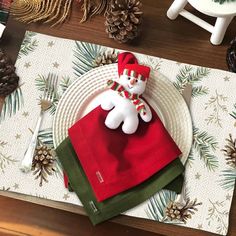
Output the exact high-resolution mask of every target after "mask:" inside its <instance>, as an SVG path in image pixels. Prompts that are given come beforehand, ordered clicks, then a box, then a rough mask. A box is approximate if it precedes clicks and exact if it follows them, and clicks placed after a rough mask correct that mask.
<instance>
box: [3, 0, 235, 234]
mask: <svg viewBox="0 0 236 236" xmlns="http://www.w3.org/2000/svg"><path fill="white" fill-rule="evenodd" d="M171 2H172V1H171V0H165V1H163V0H145V1H144V0H143V11H144V24H143V31H142V35H141V37H140V38H139V39H137V40H135V42H133V43H132V44H130V45H122V44H118V43H116V42H115V41H113V40H111V39H109V38H108V36H107V34H106V33H105V31H104V17H103V16H98V17H96V18H94V19H92V20H91V21H89V22H87V23H84V24H80V23H79V20H80V19H81V17H82V14H81V12H80V11H79V10H78V8H77V7H76V6H75V5H74V7H73V12H72V15H71V19H70V21H69V22H66V23H65V24H64V25H63V26H61V27H59V28H50V27H49V26H47V25H43V24H34V25H24V24H21V23H19V22H16V21H14V19H12V18H11V17H10V19H9V21H8V24H7V29H6V30H5V33H4V35H3V38H2V39H1V42H0V44H1V48H4V49H5V51H6V52H7V53H8V54H9V55H10V56H11V58H12V59H13V60H15V59H16V56H17V53H18V51H19V47H20V44H21V42H22V39H23V36H24V33H25V30H32V31H36V32H40V33H45V34H48V35H53V36H58V37H64V38H69V39H76V40H81V41H87V42H92V43H97V44H101V45H105V46H110V47H115V48H121V49H124V50H131V51H136V52H141V53H145V54H149V55H154V56H158V57H163V58H167V59H171V60H176V61H180V62H185V63H191V64H197V65H201V66H206V67H213V68H219V69H224V70H227V65H226V62H225V57H226V50H227V47H228V46H229V42H230V40H232V39H233V37H235V36H236V19H234V20H233V22H232V23H231V25H230V27H229V28H228V31H227V34H226V37H225V39H224V41H223V44H222V45H220V46H213V45H211V44H210V42H209V39H210V34H209V33H208V32H206V31H205V30H203V29H201V28H199V27H198V26H196V25H194V24H193V23H191V22H189V21H187V20H186V19H184V18H182V17H178V18H177V19H176V20H175V21H170V20H169V19H167V17H166V15H165V14H166V11H167V9H168V7H169V6H170V4H171ZM189 9H190V10H191V11H193V12H194V10H193V9H191V8H189ZM197 14H198V15H201V17H204V19H206V20H208V21H209V22H210V23H214V20H215V19H214V18H208V17H206V16H204V15H202V14H199V13H197ZM0 206H1V210H0V235H47V236H51V235H82V236H88V235H91V236H92V235H96V236H104V235H106V234H107V235H112V236H115V235H129V236H131V235H132V236H133V235H135V236H137V235H140V236H141V235H146V236H149V235H150V236H151V235H171V236H172V235H176V236H178V235H181V236H188V235H193V236H194V235H195V236H201V235H213V234H210V233H207V232H203V231H199V230H193V229H189V228H184V227H178V226H174V225H167V224H162V223H157V222H153V221H149V220H143V219H135V218H130V217H125V216H120V217H117V218H115V219H114V220H112V221H110V222H105V223H103V224H100V225H98V226H96V227H93V226H92V225H91V223H90V222H89V220H88V218H87V217H86V216H81V215H79V214H75V213H71V212H67V211H63V210H59V209H53V208H50V207H46V206H40V205H37V204H33V203H29V202H24V201H20V200H15V199H12V198H8V197H3V196H0ZM235 222H236V194H234V199H233V204H232V208H231V213H230V227H229V233H228V235H230V236H233V235H236V224H235ZM125 225H126V226H125ZM127 225H128V226H127ZM136 228H139V229H136ZM141 229H143V230H146V231H143V230H141ZM147 231H149V232H147ZM150 231H152V232H156V233H155V234H154V233H151V232H150Z"/></svg>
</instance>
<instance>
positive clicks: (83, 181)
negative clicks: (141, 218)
mask: <svg viewBox="0 0 236 236" xmlns="http://www.w3.org/2000/svg"><path fill="white" fill-rule="evenodd" d="M56 153H57V155H58V158H59V160H60V162H61V164H62V166H63V168H64V171H65V172H66V174H67V176H68V178H69V182H70V186H71V187H72V189H73V190H74V191H75V193H76V194H77V196H78V197H79V199H80V201H81V202H82V204H83V206H84V209H85V211H86V212H87V214H88V216H89V218H90V220H91V221H92V223H93V224H94V225H96V224H98V223H101V222H103V221H105V220H108V219H110V218H112V217H114V216H117V215H119V214H120V213H122V212H125V211H127V210H129V209H131V208H133V207H135V206H136V205H138V204H140V203H142V202H144V201H145V200H147V199H148V198H150V197H151V196H153V195H154V194H155V193H157V192H158V191H159V190H161V189H163V188H164V187H165V186H167V185H168V184H169V183H171V181H173V180H175V179H176V178H177V177H178V176H181V175H182V173H183V172H184V166H183V165H182V163H181V161H180V160H179V159H176V160H174V161H173V162H171V163H170V164H169V165H168V166H166V167H165V168H164V169H162V170H161V171H159V172H158V173H157V174H155V175H153V176H152V177H151V178H149V179H148V180H146V181H145V182H143V183H142V184H140V185H138V186H136V187H134V188H132V189H129V190H127V191H125V192H122V193H120V194H118V195H116V196H114V197H111V198H109V199H107V200H105V201H103V202H98V201H97V200H96V197H95V195H94V193H93V190H92V188H91V186H90V184H89V181H88V180H87V177H86V175H85V173H84V171H83V169H82V167H81V165H80V162H79V160H78V158H77V156H76V153H75V151H74V149H73V146H72V144H71V142H70V140H69V138H66V139H65V140H64V141H63V142H62V143H61V144H60V145H59V146H58V147H57V149H56ZM144 171H145V170H144ZM182 184H183V179H182V177H180V178H178V179H176V180H175V183H174V184H173V183H171V185H170V189H171V190H175V191H177V192H180V191H181V188H182Z"/></svg>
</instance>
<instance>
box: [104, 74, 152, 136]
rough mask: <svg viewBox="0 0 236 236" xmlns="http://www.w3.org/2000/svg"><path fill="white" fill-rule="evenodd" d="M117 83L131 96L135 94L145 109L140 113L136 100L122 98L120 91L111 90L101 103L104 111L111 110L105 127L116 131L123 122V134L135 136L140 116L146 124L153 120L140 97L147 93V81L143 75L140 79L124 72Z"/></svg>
mask: <svg viewBox="0 0 236 236" xmlns="http://www.w3.org/2000/svg"><path fill="white" fill-rule="evenodd" d="M133 74H134V73H133ZM115 82H117V83H118V84H119V85H120V86H122V87H123V88H124V89H125V91H126V92H128V93H129V94H130V95H133V94H135V95H136V96H137V98H138V102H139V104H142V106H144V109H142V110H141V111H138V109H137V106H135V104H134V100H132V99H129V98H127V97H125V96H122V95H121V93H120V92H119V91H116V90H112V89H110V90H109V91H107V93H106V96H104V98H103V101H102V103H101V107H102V108H103V109H104V110H107V111H108V110H111V111H110V112H109V113H108V115H107V117H106V120H105V125H106V126H107V127H108V128H110V129H116V128H118V127H119V126H120V124H121V123H122V122H123V125H122V130H123V132H124V133H126V134H133V133H134V132H135V131H136V130H137V128H138V124H139V118H138V116H139V115H140V117H141V118H142V120H143V121H145V122H149V121H150V120H151V119H152V113H151V110H150V108H149V106H148V105H147V103H146V102H145V101H144V100H143V99H141V98H140V97H139V96H140V95H141V94H142V93H143V92H144V91H145V88H146V83H147V80H144V79H143V77H142V76H141V75H140V76H138V77H135V76H134V75H132V73H131V75H128V73H127V71H126V70H124V73H123V74H122V75H120V77H119V79H117V80H116V81H115Z"/></svg>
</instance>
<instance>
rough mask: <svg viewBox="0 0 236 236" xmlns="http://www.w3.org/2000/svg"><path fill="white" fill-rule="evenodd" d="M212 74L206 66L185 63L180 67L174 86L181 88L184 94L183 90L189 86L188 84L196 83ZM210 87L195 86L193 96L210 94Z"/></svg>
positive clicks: (180, 90)
mask: <svg viewBox="0 0 236 236" xmlns="http://www.w3.org/2000/svg"><path fill="white" fill-rule="evenodd" d="M209 74H210V69H208V68H205V67H197V68H196V69H194V67H192V66H189V65H185V66H183V67H181V68H180V70H179V73H178V74H177V76H176V80H177V81H176V82H174V83H173V84H174V86H175V87H176V88H177V89H178V90H179V92H180V93H181V94H182V92H183V90H184V89H185V87H186V86H187V84H192V85H195V84H196V83H198V82H201V80H202V79H203V78H205V77H207V76H208V75H209ZM208 92H209V89H208V88H207V87H204V86H193V91H192V97H197V96H201V95H206V94H208Z"/></svg>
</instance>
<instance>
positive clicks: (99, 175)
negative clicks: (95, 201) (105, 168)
mask: <svg viewBox="0 0 236 236" xmlns="http://www.w3.org/2000/svg"><path fill="white" fill-rule="evenodd" d="M96 176H97V178H98V181H99V183H103V182H104V180H103V178H102V175H101V173H100V171H96Z"/></svg>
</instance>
